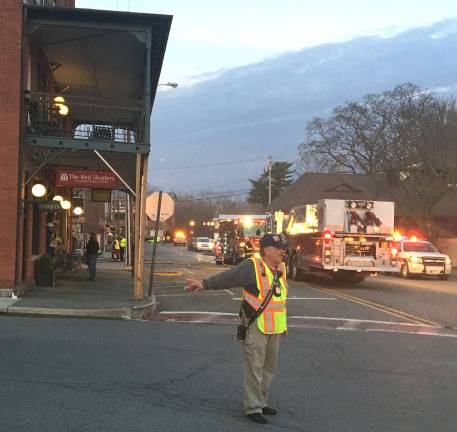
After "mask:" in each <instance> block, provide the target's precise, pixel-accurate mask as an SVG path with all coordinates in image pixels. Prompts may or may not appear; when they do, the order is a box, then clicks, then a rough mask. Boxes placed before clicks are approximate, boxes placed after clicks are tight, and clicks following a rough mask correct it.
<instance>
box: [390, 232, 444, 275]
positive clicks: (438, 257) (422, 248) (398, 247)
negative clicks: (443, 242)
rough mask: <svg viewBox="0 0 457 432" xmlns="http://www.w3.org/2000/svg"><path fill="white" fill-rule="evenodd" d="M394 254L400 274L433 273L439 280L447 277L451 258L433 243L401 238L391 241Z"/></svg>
mask: <svg viewBox="0 0 457 432" xmlns="http://www.w3.org/2000/svg"><path fill="white" fill-rule="evenodd" d="M394 256H396V257H397V260H398V263H399V266H400V268H401V276H402V277H403V278H409V277H411V276H412V275H433V276H438V278H439V279H441V280H447V279H449V275H450V273H451V270H452V266H451V259H450V258H449V257H448V256H447V255H445V254H443V253H441V252H440V251H439V250H438V249H437V248H436V246H435V245H434V244H433V243H430V242H428V241H422V240H417V239H416V238H412V239H407V238H404V239H401V240H399V241H394V242H393V243H392V257H394Z"/></svg>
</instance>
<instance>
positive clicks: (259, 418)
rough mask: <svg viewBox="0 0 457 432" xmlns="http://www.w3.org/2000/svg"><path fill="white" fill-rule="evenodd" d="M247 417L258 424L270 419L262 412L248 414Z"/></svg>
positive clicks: (265, 422)
mask: <svg viewBox="0 0 457 432" xmlns="http://www.w3.org/2000/svg"><path fill="white" fill-rule="evenodd" d="M246 417H247V418H248V419H249V420H251V421H253V422H254V423H258V424H267V423H268V420H267V419H266V418H265V417H264V416H263V414H261V413H253V414H246Z"/></svg>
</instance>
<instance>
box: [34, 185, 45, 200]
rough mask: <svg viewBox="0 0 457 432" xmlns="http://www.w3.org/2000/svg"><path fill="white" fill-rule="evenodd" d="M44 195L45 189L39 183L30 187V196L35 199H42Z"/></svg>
mask: <svg viewBox="0 0 457 432" xmlns="http://www.w3.org/2000/svg"><path fill="white" fill-rule="evenodd" d="M45 194H46V187H45V186H44V185H42V184H41V183H35V184H34V185H33V187H32V195H33V196H34V197H36V198H42V197H44V196H45Z"/></svg>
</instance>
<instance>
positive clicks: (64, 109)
mask: <svg viewBox="0 0 457 432" xmlns="http://www.w3.org/2000/svg"><path fill="white" fill-rule="evenodd" d="M69 111H70V110H69V109H68V107H67V106H66V105H60V106H59V114H60V115H61V116H66V115H67V114H68V113H69Z"/></svg>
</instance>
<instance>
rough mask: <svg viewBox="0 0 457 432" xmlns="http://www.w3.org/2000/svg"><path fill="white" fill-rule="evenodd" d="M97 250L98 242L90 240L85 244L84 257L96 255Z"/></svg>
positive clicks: (98, 247)
mask: <svg viewBox="0 0 457 432" xmlns="http://www.w3.org/2000/svg"><path fill="white" fill-rule="evenodd" d="M99 249H100V245H99V244H98V241H97V240H95V239H91V240H89V241H88V242H87V246H86V255H89V254H98V250H99Z"/></svg>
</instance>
